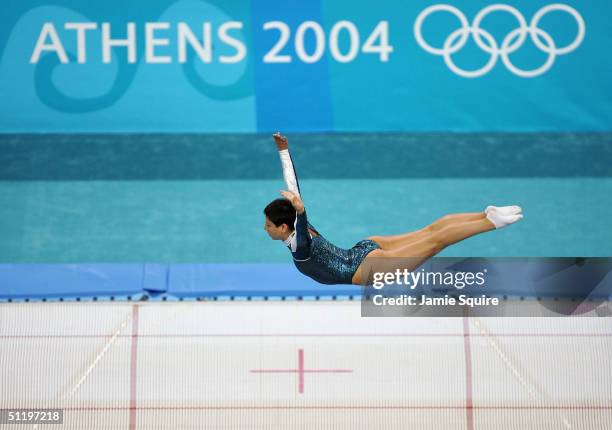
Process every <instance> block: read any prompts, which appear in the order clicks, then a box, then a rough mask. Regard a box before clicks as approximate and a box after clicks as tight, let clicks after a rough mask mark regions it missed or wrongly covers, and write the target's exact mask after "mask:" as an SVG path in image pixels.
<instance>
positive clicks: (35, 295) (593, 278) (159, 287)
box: [0, 258, 612, 300]
mask: <svg viewBox="0 0 612 430" xmlns="http://www.w3.org/2000/svg"><path fill="white" fill-rule="evenodd" d="M423 269H425V270H427V271H432V272H473V273H474V272H486V283H485V284H486V285H485V286H484V287H483V290H482V293H485V294H487V295H489V296H505V295H507V296H525V297H570V298H579V299H582V298H586V297H590V298H606V299H607V298H609V297H611V296H612V259H609V258H586V259H573V258H563V259H536V258H516V259H478V258H466V259H461V258H454V259H453V258H437V259H432V260H430V261H428V262H427V263H426V264H424V265H423ZM423 288H424V290H426V292H428V293H432V294H444V293H446V292H449V291H453V290H454V289H455V287H454V286H452V285H449V286H443V285H442V286H441V285H435V286H431V288H430V290H429V291H427V288H426V287H423ZM415 291H416V290H415ZM466 292H467V291H466ZM470 292H471V293H475V292H478V293H480V292H479V291H474V289H472V291H470ZM361 293H362V289H361V287H358V286H354V285H321V284H318V283H316V282H314V281H313V280H311V279H309V278H307V277H305V276H303V275H302V274H300V273H299V272H298V271H297V270H296V269H295V267H294V266H293V265H292V264H255V263H254V264H229V263H227V264H172V265H166V264H154V263H132V264H129V263H125V264H122V263H118V264H111V263H108V264H104V263H101V264H88V263H83V264H0V300H13V299H54V298H59V299H71V298H80V299H84V300H86V299H87V298H94V300H95V298H97V299H100V300H105V299H107V298H111V299H126V298H127V299H130V298H131V299H134V300H138V299H140V298H143V297H144V296H147V297H151V298H153V299H159V298H161V299H164V300H165V299H173V298H175V299H179V300H183V299H189V298H216V297H227V298H236V299H240V298H247V299H251V298H254V299H256V298H260V297H263V298H268V297H269V298H285V297H286V298H304V299H307V298H316V297H333V296H336V297H347V296H355V297H359V296H361ZM368 294H369V292H368Z"/></svg>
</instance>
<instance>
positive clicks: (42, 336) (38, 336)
mask: <svg viewBox="0 0 612 430" xmlns="http://www.w3.org/2000/svg"><path fill="white" fill-rule="evenodd" d="M113 336H114V334H31V335H28V334H23V335H0V339H57V338H59V339H62V338H66V339H72V338H86V339H88V338H98V337H99V338H109V337H113ZM463 336H464V333H398V334H392V333H371V334H353V333H335V334H328V333H262V334H256V333H211V334H181V333H177V334H139V335H138V337H139V338H208V337H210V338H214V337H463ZM488 336H493V337H612V333H490V334H482V333H473V334H471V335H470V337H488ZM117 337H132V335H129V334H127V335H126V334H119V335H117Z"/></svg>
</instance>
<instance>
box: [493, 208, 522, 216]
mask: <svg viewBox="0 0 612 430" xmlns="http://www.w3.org/2000/svg"><path fill="white" fill-rule="evenodd" d="M490 211H497V212H499V213H502V214H504V215H518V214H522V213H523V209H522V208H521V207H520V206H487V208H486V209H485V213H486V214H487V215H488V214H489V212H490Z"/></svg>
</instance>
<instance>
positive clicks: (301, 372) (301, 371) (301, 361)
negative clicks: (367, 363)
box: [251, 349, 353, 394]
mask: <svg viewBox="0 0 612 430" xmlns="http://www.w3.org/2000/svg"><path fill="white" fill-rule="evenodd" d="M352 372H353V371H352V370H350V369H304V350H303V349H298V368H297V369H252V370H251V373H297V374H298V392H299V393H300V394H304V373H352Z"/></svg>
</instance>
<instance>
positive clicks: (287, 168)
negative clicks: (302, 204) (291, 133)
mask: <svg viewBox="0 0 612 430" xmlns="http://www.w3.org/2000/svg"><path fill="white" fill-rule="evenodd" d="M272 137H274V142H276V147H277V148H278V155H279V157H280V161H281V166H282V167H283V177H284V178H285V184H287V189H288V190H289V191H291V192H292V193H293V194H295V195H297V196H298V197H301V195H300V184H299V182H298V179H297V175H296V173H295V166H294V165H293V160H292V159H291V155H290V154H289V141H288V140H287V137H285V136H283V135H281V134H280V133H279V132H276V133H274V134H273V135H272Z"/></svg>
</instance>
